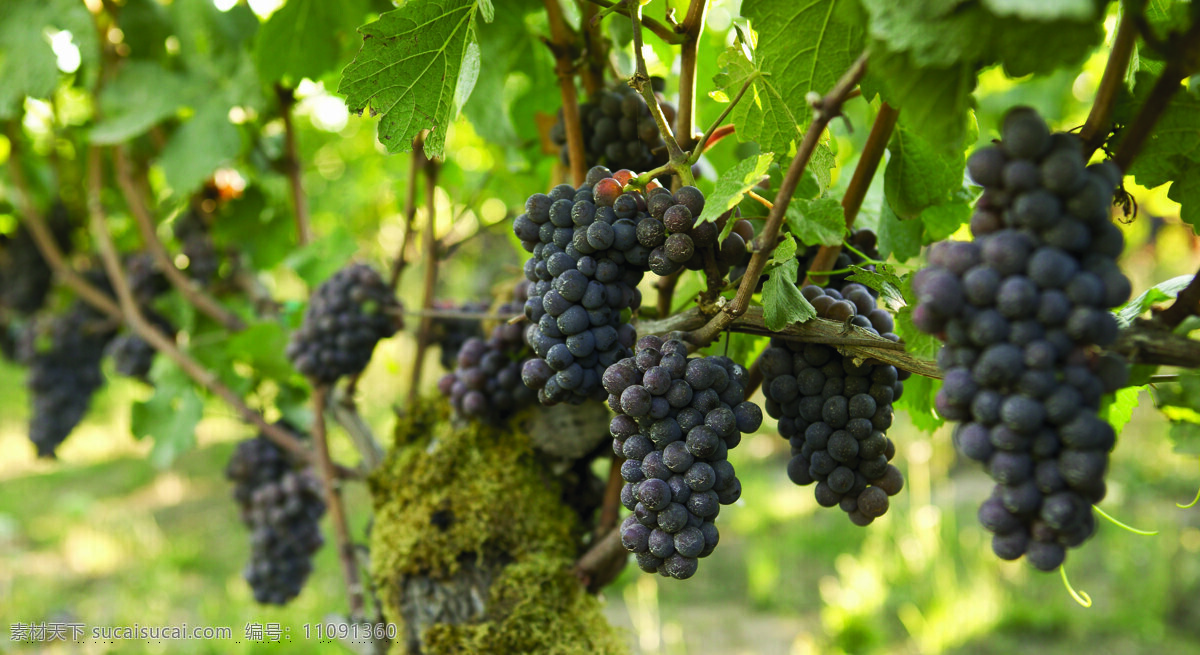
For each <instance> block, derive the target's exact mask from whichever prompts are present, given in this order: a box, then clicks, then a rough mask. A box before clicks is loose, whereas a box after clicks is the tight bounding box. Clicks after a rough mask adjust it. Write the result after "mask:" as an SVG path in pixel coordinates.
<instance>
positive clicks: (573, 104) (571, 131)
mask: <svg viewBox="0 0 1200 655" xmlns="http://www.w3.org/2000/svg"><path fill="white" fill-rule="evenodd" d="M544 3H545V5H546V16H547V17H548V18H549V20H550V39H551V44H550V45H551V48H550V49H551V51H553V52H554V61H555V63H554V72H555V73H556V74H557V75H558V90H559V92H560V93H561V94H562V103H563V104H562V109H563V127H564V128H565V129H566V133H567V159H568V161H569V163H570V165H571V179H572V180H573V182H572V184H574V185H575V186H579V185H580V184H583V180H584V178H585V177H587V162H586V161H585V159H584V157H585V155H584V149H583V122H582V121H581V120H580V118H579V96H578V92H577V91H576V89H575V63H574V61H573V56H572V54H571V49H572V48H571V42H572V40H573V39H572V38H571V28H569V27H568V26H567V20H566V18H564V17H563V9H562V5H560V4H559V0H544Z"/></svg>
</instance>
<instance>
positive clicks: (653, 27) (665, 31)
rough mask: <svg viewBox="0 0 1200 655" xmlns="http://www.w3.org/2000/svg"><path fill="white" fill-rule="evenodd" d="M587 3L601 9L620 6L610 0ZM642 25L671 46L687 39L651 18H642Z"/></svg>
mask: <svg viewBox="0 0 1200 655" xmlns="http://www.w3.org/2000/svg"><path fill="white" fill-rule="evenodd" d="M587 1H588V2H590V3H592V4H594V5H599V6H601V7H604V8H605V9H616V8H617V6H618V5H619V4H620V3H619V2H612V0H587ZM621 1H622V2H623V1H624V0H621ZM642 25H644V26H646V29H648V30H650V31H651V32H654V34H655V35H656V36H658V38H660V39H662V40H663V41H666V42H667V43H671V44H675V43H683V41H684V39H686V38H687V37H686V36H685V35H683V34H680V33H678V32H676V31H675V30H673V29H671V28H670V27H667V26H666V25H663V24H662V23H660V22H658V21H656V20H654V19H653V18H648V17H647V18H642Z"/></svg>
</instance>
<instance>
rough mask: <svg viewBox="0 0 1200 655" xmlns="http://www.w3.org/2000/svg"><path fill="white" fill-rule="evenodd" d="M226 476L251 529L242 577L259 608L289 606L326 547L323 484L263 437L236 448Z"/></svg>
mask: <svg viewBox="0 0 1200 655" xmlns="http://www.w3.org/2000/svg"><path fill="white" fill-rule="evenodd" d="M225 477H226V478H228V479H229V480H232V481H233V483H234V488H233V496H234V499H235V500H236V501H237V503H238V505H239V507H240V508H241V518H242V523H244V524H245V525H246V527H247V528H249V529H250V561H249V563H247V565H246V569H245V571H244V572H243V577H245V579H246V582H248V583H249V584H250V588H251V589H252V590H253V591H254V599H255V600H256V601H258V602H259V603H262V604H268V603H269V604H273V605H283V604H286V603H287V602H288V601H290V600H291V599H293V598H295V597H296V596H297V595H298V594H299V593H300V590H301V589H302V588H303V587H304V582H305V580H307V579H308V574H309V573H311V572H312V557H313V554H314V553H316V552H317V550H318V549H319V548H320V547H321V546H322V545H323V544H324V543H325V540H324V537H322V535H321V527H320V520H321V516H322V515H323V514H324V513H325V501H324V498H323V496H322V489H321V481H320V480H319V479H318V478H317V476H316V475H315V474H314V473H313V471H312V470H311V469H303V470H298V469H297V468H296V467H295V466H293V463H292V461H291V460H290V459H289V457H288V455H287V453H285V452H284V451H283V450H282V449H280V448H279V446H276V445H275V444H274V443H273V442H271V441H270V440H268V439H267V438H266V437H264V436H262V435H259V436H257V437H255V438H253V439H247V440H245V441H243V442H241V443H240V444H238V447H237V450H235V451H234V453H233V456H232V457H230V459H229V464H228V466H227V467H226V469H225Z"/></svg>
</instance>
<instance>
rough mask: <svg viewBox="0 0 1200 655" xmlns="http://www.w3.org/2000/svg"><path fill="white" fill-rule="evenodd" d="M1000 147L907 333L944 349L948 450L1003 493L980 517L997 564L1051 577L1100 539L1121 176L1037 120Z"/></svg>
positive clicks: (1019, 121) (1012, 128)
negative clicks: (1025, 565)
mask: <svg viewBox="0 0 1200 655" xmlns="http://www.w3.org/2000/svg"><path fill="white" fill-rule="evenodd" d="M1002 136H1003V138H1002V141H1001V142H1000V143H999V144H997V145H994V146H989V147H986V148H982V149H980V150H977V151H975V152H974V153H973V154H972V155H971V156H970V158H969V159H968V160H967V170H968V173H969V174H970V175H971V177H972V179H974V180H975V182H976V183H978V184H980V185H982V186H983V187H984V193H983V196H982V197H981V198H980V200H979V203H978V205H977V207H976V210H975V214H974V215H973V216H972V218H971V230H972V232H973V233H974V236H975V240H974V241H969V242H942V243H939V244H935V246H934V247H933V248H932V249H931V250H930V253H929V262H930V266H929V268H926V269H924V270H922V271H920V272H919V273H918V274H917V276H916V277H915V278H914V280H913V290H914V291H915V292H916V294H917V298H918V301H919V304H918V305H917V307H916V308H915V310H914V312H913V322H914V324H915V325H916V326H917V327H918V328H919V329H921V330H923V331H925V332H929V333H932V334H937V335H938V336H940V337H941V338H942V339H943V340H944V341H945V346H944V347H943V348H942V350H941V352H940V353H939V354H938V366H939V367H940V368H941V369H942V370H943V371H944V375H945V381H944V383H943V386H942V389H941V391H940V392H939V393H938V395H937V398H936V399H935V407H936V409H937V410H938V412H939V413H940V414H941V415H942V416H944V417H945V418H946V419H947V420H950V421H956V422H959V425H957V426H956V427H955V431H954V441H955V444H956V445H957V447H958V449H959V451H960V452H962V454H963V455H964V456H966V457H968V458H970V459H973V460H976V461H979V462H981V463H983V464H984V465H985V466H986V467H987V470H988V472H989V474H990V475H991V477H992V479H993V480H995V481H996V483H997V484H996V488H995V492H994V493H993V495H992V497H991V498H989V499H988V500H987V501H986V502H984V503H983V506H982V507H981V508H980V511H979V518H980V521H981V522H982V523H983V525H984V527H986V528H987V529H988V530H990V531H991V532H993V533H994V536H993V539H992V549H993V551H995V553H996V555H998V556H999V557H1001V558H1003V559H1009V560H1012V559H1017V558H1019V557H1021V556H1022V555H1024V556H1025V558H1026V559H1027V560H1028V561H1029V563H1030V564H1032V565H1033V566H1034V567H1036V568H1038V569H1041V570H1043V571H1050V570H1053V569H1055V568H1057V567H1058V566H1059V565H1060V564H1062V562H1063V560H1064V558H1065V557H1066V549H1067V548H1073V547H1076V546H1079V545H1080V544H1082V543H1083V542H1084V541H1085V540H1087V539H1088V537H1090V536H1091V534H1092V533H1093V531H1094V530H1095V518H1094V516H1093V513H1092V508H1091V506H1092V504H1093V503H1096V502H1099V501H1100V500H1101V499H1102V498H1103V497H1104V494H1105V483H1104V474H1105V471H1106V469H1107V467H1108V452H1109V451H1110V450H1111V449H1112V447H1113V445H1114V443H1115V440H1116V434H1115V432H1114V430H1113V428H1112V427H1111V426H1110V425H1109V424H1108V423H1107V422H1106V421H1104V420H1103V419H1101V418H1099V417H1098V416H1097V411H1098V409H1099V407H1100V402H1101V396H1103V395H1104V394H1105V393H1109V392H1112V391H1115V390H1116V389H1118V388H1120V387H1121V386H1124V384H1125V382H1126V380H1127V377H1128V368H1127V366H1126V364H1125V362H1124V360H1123V359H1121V358H1120V357H1117V356H1114V355H1100V354H1098V353H1097V350H1096V347H1097V346H1105V345H1108V344H1110V343H1112V342H1113V340H1114V339H1116V337H1117V323H1116V320H1115V319H1114V317H1113V316H1112V314H1111V313H1109V312H1108V311H1107V309H1108V308H1111V307H1116V306H1118V305H1120V304H1122V303H1123V302H1125V301H1126V300H1127V299H1128V298H1129V294H1130V284H1129V280H1128V279H1126V277H1125V275H1124V274H1123V273H1122V272H1121V269H1120V268H1119V267H1118V266H1117V263H1116V258H1117V256H1118V255H1120V253H1121V250H1122V247H1123V244H1124V239H1123V237H1122V234H1121V231H1120V230H1119V229H1118V228H1117V227H1116V226H1114V225H1113V224H1112V222H1111V220H1110V211H1111V209H1110V203H1111V200H1112V196H1113V191H1114V188H1115V187H1116V186H1117V185H1118V184H1119V183H1120V180H1121V172H1120V170H1119V169H1118V168H1117V167H1116V166H1115V165H1113V164H1112V163H1109V162H1105V163H1102V164H1093V165H1091V166H1086V162H1085V160H1084V156H1083V148H1082V144H1081V142H1080V140H1079V138H1078V137H1076V136H1075V135H1072V134H1062V133H1060V134H1051V133H1050V131H1049V129H1048V128H1047V126H1046V123H1045V122H1044V121H1043V120H1042V118H1041V117H1040V116H1038V115H1037V113H1036V112H1034V111H1033V110H1032V109H1028V108H1017V109H1014V110H1012V111H1010V112H1009V113H1008V114H1007V116H1006V117H1005V119H1004V124H1003V128H1002Z"/></svg>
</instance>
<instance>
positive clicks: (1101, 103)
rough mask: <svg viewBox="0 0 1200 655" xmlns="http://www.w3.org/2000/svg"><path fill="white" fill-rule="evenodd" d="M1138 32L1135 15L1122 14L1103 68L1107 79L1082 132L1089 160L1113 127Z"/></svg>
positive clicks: (1081, 136) (1098, 90)
mask: <svg viewBox="0 0 1200 655" xmlns="http://www.w3.org/2000/svg"><path fill="white" fill-rule="evenodd" d="M1137 31H1138V30H1137V24H1136V19H1135V18H1134V16H1133V12H1129V11H1122V13H1121V22H1120V23H1119V24H1118V25H1117V35H1116V36H1115V37H1113V43H1112V49H1111V50H1109V52H1108V63H1107V64H1105V65H1104V76H1103V77H1101V78H1100V87H1099V88H1097V89H1096V99H1095V101H1093V102H1092V110H1091V111H1090V112H1089V113H1088V117H1087V121H1085V122H1084V124H1083V129H1082V130H1080V132H1079V138H1081V139H1083V152H1084V157H1085V158H1087V157H1090V156H1091V153H1092V152H1095V150H1096V148H1099V147H1100V146H1101V145H1103V144H1104V140H1105V138H1106V137H1107V136H1108V132H1109V129H1110V128H1111V127H1112V126H1111V121H1112V112H1113V107H1114V106H1115V105H1116V102H1117V95H1118V94H1119V93H1120V91H1121V85H1122V83H1123V82H1124V80H1125V72H1126V71H1128V70H1129V60H1130V58H1131V57H1132V56H1133V46H1134V43H1135V42H1136V41H1137Z"/></svg>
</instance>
